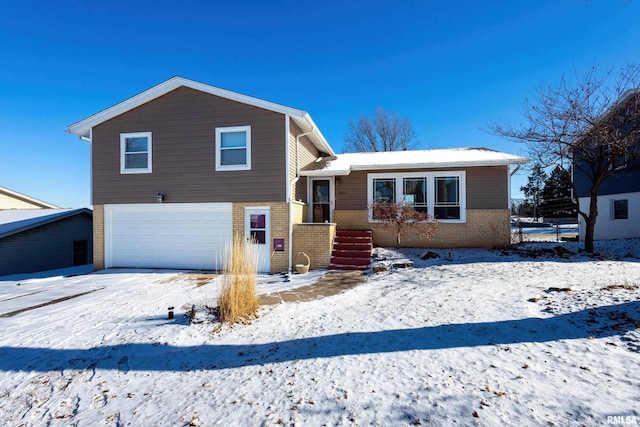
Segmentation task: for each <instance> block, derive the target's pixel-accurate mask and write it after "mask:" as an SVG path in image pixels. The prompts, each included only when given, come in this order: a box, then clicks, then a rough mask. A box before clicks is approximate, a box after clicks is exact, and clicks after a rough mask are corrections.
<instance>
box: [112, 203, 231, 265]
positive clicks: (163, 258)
mask: <svg viewBox="0 0 640 427" xmlns="http://www.w3.org/2000/svg"><path fill="white" fill-rule="evenodd" d="M104 221H105V267H107V268H109V267H136V268H185V269H211V270H217V269H219V267H220V264H221V255H222V253H223V249H224V246H225V244H226V243H227V242H228V241H229V240H230V239H231V236H232V206H231V203H193V204H183V203H175V204H169V203H166V204H165V203H159V204H148V205H106V206H105V218H104Z"/></svg>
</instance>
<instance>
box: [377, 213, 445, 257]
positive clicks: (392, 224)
mask: <svg viewBox="0 0 640 427" xmlns="http://www.w3.org/2000/svg"><path fill="white" fill-rule="evenodd" d="M369 208H370V209H371V211H372V218H373V219H374V220H376V221H379V222H380V224H382V225H383V226H384V227H389V228H392V229H393V230H394V232H395V233H396V245H397V247H400V237H401V236H402V235H403V234H409V233H411V234H413V235H416V236H420V237H422V238H423V239H425V240H431V239H433V236H435V234H436V230H437V229H438V221H437V220H436V219H435V218H434V217H432V216H431V215H429V214H428V213H426V212H421V211H418V210H416V209H415V208H414V207H413V206H412V205H411V204H407V203H392V202H374V203H372V204H371V205H369Z"/></svg>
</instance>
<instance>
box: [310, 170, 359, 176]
mask: <svg viewBox="0 0 640 427" xmlns="http://www.w3.org/2000/svg"><path fill="white" fill-rule="evenodd" d="M350 173H351V169H341V170H326V169H318V170H314V171H300V176H346V175H349V174H350Z"/></svg>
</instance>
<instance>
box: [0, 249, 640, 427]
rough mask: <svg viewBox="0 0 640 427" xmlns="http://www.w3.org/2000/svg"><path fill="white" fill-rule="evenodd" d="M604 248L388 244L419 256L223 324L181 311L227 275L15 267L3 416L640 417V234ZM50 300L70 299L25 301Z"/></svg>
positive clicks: (570, 421) (113, 420)
mask: <svg viewBox="0 0 640 427" xmlns="http://www.w3.org/2000/svg"><path fill="white" fill-rule="evenodd" d="M533 245H535V247H553V246H555V245H556V244H555V243H554V244H546V246H545V244H529V245H528V246H526V247H527V248H531V247H533ZM565 245H566V246H567V247H568V248H570V249H573V250H575V249H576V248H577V246H576V244H565ZM572 245H573V246H572ZM604 249H605V255H604V256H603V257H601V258H589V257H586V256H583V255H576V256H571V257H568V258H560V257H557V256H551V255H549V254H543V256H538V257H536V258H523V257H521V256H520V255H517V254H514V253H500V252H496V251H485V250H451V251H437V250H436V251H435V252H438V253H439V254H440V255H441V258H436V259H431V260H427V261H423V260H421V259H420V255H421V254H422V253H423V252H424V251H423V250H413V249H402V250H399V251H396V250H389V249H379V254H380V255H381V256H384V257H386V258H387V259H388V260H392V259H396V258H409V259H411V260H412V261H413V262H414V263H415V267H414V268H409V269H398V270H394V271H392V272H386V273H379V274H376V275H373V276H371V278H370V279H369V280H368V281H367V282H365V283H364V284H362V285H360V286H358V287H356V288H354V289H351V290H349V291H346V292H344V293H341V294H338V295H335V296H332V297H328V298H324V299H321V300H316V301H311V302H304V303H292V304H279V305H275V306H268V307H263V308H262V309H261V312H260V317H259V318H258V319H256V320H255V321H254V322H253V323H251V324H249V325H241V326H234V327H228V326H225V327H223V328H221V329H219V328H218V329H217V328H216V325H213V324H208V323H200V324H192V325H189V324H188V322H187V321H186V320H185V318H184V317H182V314H183V313H184V312H185V311H186V310H187V309H188V307H189V306H190V305H191V304H192V303H196V304H197V303H202V302H206V301H210V300H211V299H213V298H215V296H216V292H217V291H216V285H215V281H214V283H211V284H205V285H202V284H201V282H202V281H201V280H200V281H199V280H198V278H197V275H193V274H183V273H179V272H175V271H173V272H171V271H131V270H112V271H106V272H101V273H95V274H89V275H82V276H76V277H67V278H65V277H57V278H47V279H44V278H43V279H29V280H24V281H22V282H20V281H19V280H3V279H0V314H7V313H9V314H10V315H8V316H7V317H0V326H1V330H2V334H0V419H1V420H4V422H5V424H7V425H12V426H18V425H54V426H55V425H86V426H94V425H114V426H115V425H136V426H138V425H172V426H173V425H202V426H209V425H225V426H227V425H242V426H246V425H278V424H284V425H305V426H306V425H361V426H364V425H381V426H382V425H384V426H386V425H452V424H457V425H483V426H494V425H560V426H562V425H582V424H584V425H606V424H607V422H608V421H609V422H615V421H626V422H633V421H635V422H636V423H638V424H640V403H639V402H640V262H639V260H638V259H637V258H629V257H626V258H625V257H623V256H625V255H631V254H639V253H640V250H639V249H640V243H639V242H638V241H628V240H627V241H620V242H611V244H609V245H606V246H604ZM616 254H617V255H620V256H616ZM18 283H20V285H18ZM263 283H264V289H265V290H264V291H265V292H266V291H267V288H269V289H279V287H282V286H283V284H282V283H281V281H280V280H279V279H278V277H277V276H272V277H271V278H267V279H263ZM550 288H558V289H560V290H553V289H550ZM562 288H570V291H566V290H561V289H562ZM77 294H83V295H80V296H76V297H74V298H71V299H64V297H65V296H72V295H77ZM44 295H47V297H45V296H44ZM47 298H49V300H55V299H59V300H60V301H59V302H57V303H55V304H49V305H43V306H41V307H39V308H34V309H29V310H26V311H21V310H22V309H24V308H28V307H33V306H35V305H39V304H41V303H42V302H43V301H44V302H46V301H45V300H46V299H47ZM38 301H40V303H38ZM169 305H173V306H175V307H176V318H175V319H174V320H168V319H167V307H168V306H169ZM16 311H18V312H17V313H14V312H16ZM12 313H13V314H12ZM216 329H217V331H216ZM608 417H616V418H608ZM620 417H623V418H620Z"/></svg>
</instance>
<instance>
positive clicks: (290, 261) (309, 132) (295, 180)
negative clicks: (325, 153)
mask: <svg viewBox="0 0 640 427" xmlns="http://www.w3.org/2000/svg"><path fill="white" fill-rule="evenodd" d="M288 127H289V116H287V128H288ZM312 133H313V128H311V130H310V131H308V132H304V133H301V134H300V135H296V177H295V178H293V180H291V182H289V186H288V187H287V202H288V203H289V272H290V273H292V272H293V201H292V200H291V187H293V186H294V185H295V184H296V183H297V182H298V180H299V179H300V175H299V172H300V150H299V149H298V144H300V138H302V137H303V136H307V135H310V134H312ZM288 134H289V133H288V132H287V145H288V142H289V136H288ZM287 173H288V171H287Z"/></svg>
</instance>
